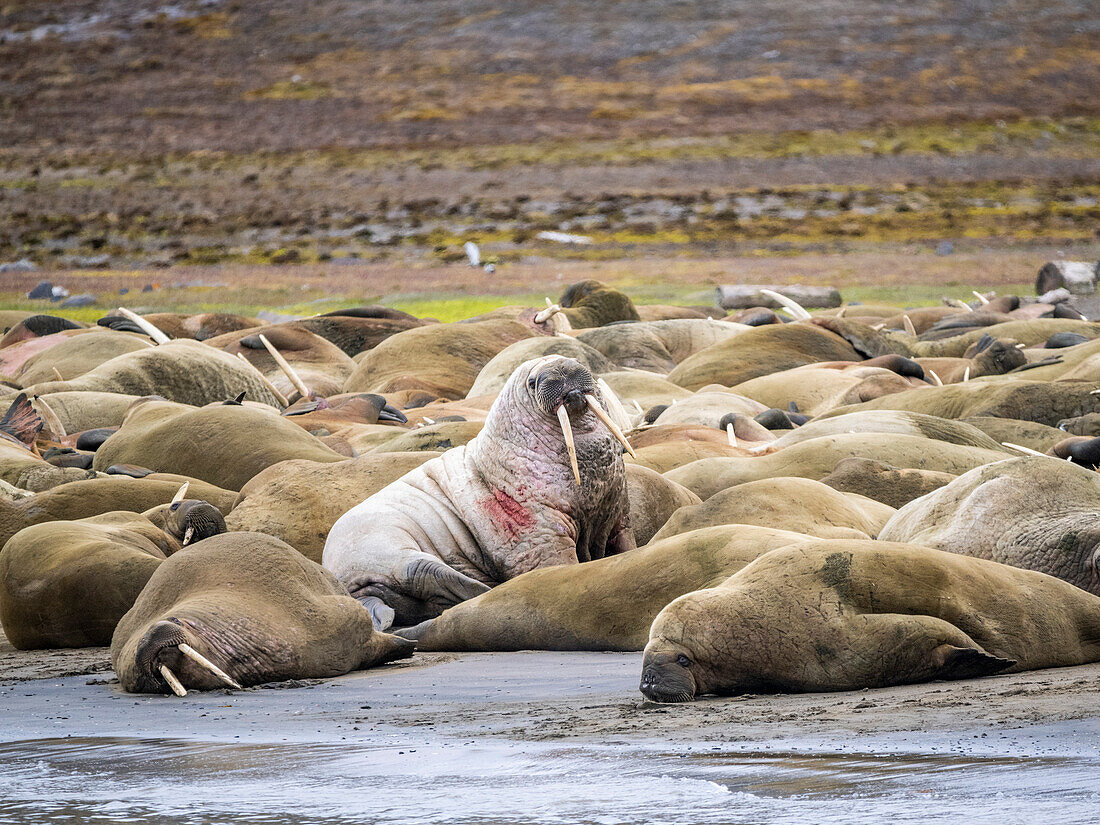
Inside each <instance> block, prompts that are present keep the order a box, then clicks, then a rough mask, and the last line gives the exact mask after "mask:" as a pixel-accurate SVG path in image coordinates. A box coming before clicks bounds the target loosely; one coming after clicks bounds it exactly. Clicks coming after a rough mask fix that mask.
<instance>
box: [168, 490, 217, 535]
mask: <svg viewBox="0 0 1100 825" xmlns="http://www.w3.org/2000/svg"><path fill="white" fill-rule="evenodd" d="M168 511H169V514H170V515H169V517H168V520H167V521H168V523H167V525H166V527H167V531H168V532H169V533H171V534H172V535H173V536H175V537H176V539H177V540H179V542H180V544H182V545H183V546H184V547H186V546H187V545H189V544H194V543H195V542H197V541H202V540H203V539H208V538H210V537H211V536H217V535H220V534H221V533H224V532H226V526H225V517H224V516H223V515H222V513H221V510H219V509H218V508H217V507H215V506H214V505H213V504H210V503H208V502H206V501H201V500H199V499H187V500H185V501H177V502H173V503H172V505H171V506H170V507H169V508H168Z"/></svg>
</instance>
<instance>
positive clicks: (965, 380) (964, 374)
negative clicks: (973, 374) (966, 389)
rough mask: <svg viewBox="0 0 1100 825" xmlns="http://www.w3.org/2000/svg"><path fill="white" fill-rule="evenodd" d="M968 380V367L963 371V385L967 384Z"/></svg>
mask: <svg viewBox="0 0 1100 825" xmlns="http://www.w3.org/2000/svg"><path fill="white" fill-rule="evenodd" d="M969 380H970V367H969V366H968V367H967V368H966V369H965V370H963V383H964V384H965V383H967V382H968V381H969Z"/></svg>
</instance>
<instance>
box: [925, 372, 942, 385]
mask: <svg viewBox="0 0 1100 825" xmlns="http://www.w3.org/2000/svg"><path fill="white" fill-rule="evenodd" d="M928 374H929V375H931V376H932V380H933V381H935V382H936V386H937V387H942V386H943V381H941V380H940V377H939V376H938V375H936V371H935V370H928Z"/></svg>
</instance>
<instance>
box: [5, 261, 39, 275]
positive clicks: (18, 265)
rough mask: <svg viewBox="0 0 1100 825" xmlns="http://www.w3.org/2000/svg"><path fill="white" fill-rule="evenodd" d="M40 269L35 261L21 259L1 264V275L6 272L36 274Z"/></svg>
mask: <svg viewBox="0 0 1100 825" xmlns="http://www.w3.org/2000/svg"><path fill="white" fill-rule="evenodd" d="M37 269H38V267H37V266H36V265H35V263H34V261H31V260H28V259H27V258H20V259H19V260H18V261H8V262H7V263H3V264H0V273H4V272H35V271H36V270H37Z"/></svg>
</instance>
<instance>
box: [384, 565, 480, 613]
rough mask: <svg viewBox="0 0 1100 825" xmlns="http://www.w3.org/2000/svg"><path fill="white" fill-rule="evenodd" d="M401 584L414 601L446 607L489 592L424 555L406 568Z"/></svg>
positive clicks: (473, 580) (466, 577)
mask: <svg viewBox="0 0 1100 825" xmlns="http://www.w3.org/2000/svg"><path fill="white" fill-rule="evenodd" d="M404 584H405V591H406V592H407V593H408V594H409V595H410V596H412V597H413V598H416V599H421V600H423V601H425V602H430V603H432V604H439V605H443V606H445V607H450V606H451V605H455V604H458V603H459V602H464V601H466V600H467V599H472V598H473V597H474V596H480V595H481V594H482V593H485V592H487V591H488V590H489V586H488V585H485V584H482V583H481V582H479V581H478V580H477V579H472V578H470V577H469V576H467V575H465V574H463V573H459V572H458V571H457V570H455V569H454V568H453V567H448V566H447V565H446V564H444V563H443V562H441V561H439V560H438V559H435V558H432V557H431V556H428V555H426V554H425V555H422V556H420V557H419V558H416V559H414V560H413V561H410V562H409V563H408V565H407V566H406V567H405V577H404Z"/></svg>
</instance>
